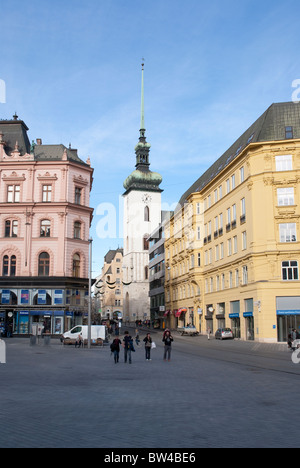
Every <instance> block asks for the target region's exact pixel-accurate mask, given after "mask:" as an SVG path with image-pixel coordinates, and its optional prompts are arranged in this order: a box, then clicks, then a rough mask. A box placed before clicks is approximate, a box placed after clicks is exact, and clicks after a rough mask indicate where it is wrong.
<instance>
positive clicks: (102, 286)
mask: <svg viewBox="0 0 300 468" xmlns="http://www.w3.org/2000/svg"><path fill="white" fill-rule="evenodd" d="M95 296H96V297H97V298H98V299H100V309H101V318H102V319H110V320H113V319H115V320H117V319H121V318H123V249H117V250H110V251H109V252H108V253H107V254H106V255H105V257H104V265H103V268H102V275H101V276H100V277H98V278H97V280H96V283H95Z"/></svg>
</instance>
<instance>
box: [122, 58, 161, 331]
mask: <svg viewBox="0 0 300 468" xmlns="http://www.w3.org/2000/svg"><path fill="white" fill-rule="evenodd" d="M150 148H151V145H150V144H149V143H147V141H146V130H145V108H144V64H142V99H141V129H140V138H139V142H138V144H137V145H136V147H135V154H136V166H135V167H136V169H135V171H133V172H132V174H131V175H130V176H129V177H127V179H126V180H125V182H124V188H125V193H124V195H123V197H124V259H123V273H124V275H123V281H124V288H123V294H124V319H125V320H130V321H131V322H132V321H136V320H149V319H150V298H149V269H148V265H149V243H148V238H149V236H150V234H151V233H152V232H153V231H154V230H155V229H156V228H157V226H158V225H159V224H160V222H161V193H162V190H161V189H160V187H159V186H160V184H161V183H162V177H161V175H160V174H158V173H156V172H152V171H150Z"/></svg>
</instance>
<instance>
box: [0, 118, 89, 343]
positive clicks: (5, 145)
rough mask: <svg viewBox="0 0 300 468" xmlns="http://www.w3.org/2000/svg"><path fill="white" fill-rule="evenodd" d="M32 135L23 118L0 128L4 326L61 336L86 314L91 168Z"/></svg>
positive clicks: (0, 310)
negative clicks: (40, 327) (33, 140)
mask: <svg viewBox="0 0 300 468" xmlns="http://www.w3.org/2000/svg"><path fill="white" fill-rule="evenodd" d="M27 132H28V128H27V126H26V125H25V123H24V122H23V121H21V120H18V118H17V116H14V119H13V120H1V121H0V207H1V209H0V273H1V276H0V297H1V300H0V326H2V328H3V329H5V331H6V333H7V332H8V333H13V334H28V333H31V330H32V324H34V323H40V324H42V325H43V327H44V329H45V331H46V332H47V333H51V334H56V335H59V334H61V333H63V332H64V331H65V330H66V329H69V328H70V327H72V326H74V325H77V324H79V323H80V324H81V323H83V321H84V318H85V316H86V313H87V298H88V276H89V275H88V264H89V229H90V225H91V221H92V216H93V210H92V208H90V191H91V188H92V180H93V169H92V168H91V165H90V161H89V159H88V160H87V162H83V161H82V160H81V159H80V158H79V157H78V154H77V150H75V149H72V148H70V147H69V148H66V147H65V146H64V145H43V144H42V140H41V139H37V143H36V144H35V143H32V144H30V141H29V138H28V135H27Z"/></svg>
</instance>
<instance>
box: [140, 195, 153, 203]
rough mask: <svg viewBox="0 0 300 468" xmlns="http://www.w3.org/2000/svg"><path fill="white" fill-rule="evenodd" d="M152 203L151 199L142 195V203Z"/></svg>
mask: <svg viewBox="0 0 300 468" xmlns="http://www.w3.org/2000/svg"><path fill="white" fill-rule="evenodd" d="M151 201H152V198H151V196H150V195H149V194H147V193H145V195H143V198H142V202H143V203H145V204H147V203H150V202H151Z"/></svg>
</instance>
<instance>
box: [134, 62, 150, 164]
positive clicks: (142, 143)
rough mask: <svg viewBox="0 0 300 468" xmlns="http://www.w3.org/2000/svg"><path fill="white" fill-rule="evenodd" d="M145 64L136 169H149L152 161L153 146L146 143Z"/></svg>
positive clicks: (136, 148)
mask: <svg viewBox="0 0 300 468" xmlns="http://www.w3.org/2000/svg"><path fill="white" fill-rule="evenodd" d="M144 67H145V64H144V62H143V63H142V92H141V128H140V138H139V143H138V144H137V145H136V147H135V153H136V168H137V169H138V168H140V167H143V168H144V169H145V168H149V166H150V160H149V153H150V148H151V145H150V144H149V143H147V141H146V129H145V97H144Z"/></svg>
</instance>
